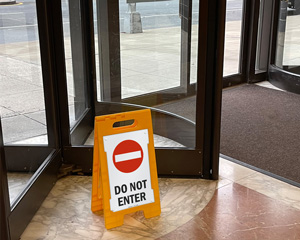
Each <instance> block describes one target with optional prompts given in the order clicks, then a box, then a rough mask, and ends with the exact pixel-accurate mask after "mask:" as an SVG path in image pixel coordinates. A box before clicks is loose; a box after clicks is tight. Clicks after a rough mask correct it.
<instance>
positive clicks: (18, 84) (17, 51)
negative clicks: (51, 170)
mask: <svg viewBox="0 0 300 240" xmlns="http://www.w3.org/2000/svg"><path fill="white" fill-rule="evenodd" d="M39 49H40V46H39V36H38V30H37V17H36V6H35V3H20V4H18V5H13V6H3V5H1V6H0V61H1V64H0V91H1V96H0V112H1V117H2V126H3V138H4V139H3V140H4V143H5V144H47V143H48V140H47V125H46V116H45V101H44V95H43V82H42V69H41V59H40V51H39Z"/></svg>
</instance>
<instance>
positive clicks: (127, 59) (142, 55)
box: [0, 21, 241, 144]
mask: <svg viewBox="0 0 300 240" xmlns="http://www.w3.org/2000/svg"><path fill="white" fill-rule="evenodd" d="M24 28H25V26H24ZM240 29H241V21H230V22H227V24H226V42H225V61H224V75H228V74H233V73H236V72H238V62H239V43H240ZM12 31H13V29H9V28H8V29H7V31H5V32H4V36H3V37H4V39H5V37H6V36H8V35H9V34H12ZM180 34H181V30H180V27H170V28H157V29H149V30H144V31H143V33H138V34H126V33H121V76H122V97H123V98H126V97H130V96H135V95H139V94H145V93H147V92H152V91H158V90H162V89H167V88H171V87H175V86H179V83H180V45H181V42H180ZM95 39H96V41H97V36H95ZM96 51H97V52H96V54H98V50H97V49H96ZM65 52H66V67H67V79H68V95H69V109H70V121H71V125H72V123H73V122H74V118H75V117H74V89H73V73H72V72H73V70H72V58H71V49H70V39H69V38H68V37H66V38H65ZM200 54H201V50H200ZM196 55H197V25H194V26H193V33H192V59H191V82H195V81H196V61H197V59H196ZM96 60H97V63H98V55H97V56H96ZM0 62H1V64H0V86H1V88H0V90H1V96H0V112H1V118H2V127H3V136H4V143H5V144H47V136H46V134H47V130H46V118H45V104H44V97H43V91H44V90H43V83H42V70H41V61H40V54H39V42H38V41H27V42H18V43H6V44H2V45H1V47H0ZM97 78H98V83H99V70H98V72H97ZM99 96H100V95H99Z"/></svg>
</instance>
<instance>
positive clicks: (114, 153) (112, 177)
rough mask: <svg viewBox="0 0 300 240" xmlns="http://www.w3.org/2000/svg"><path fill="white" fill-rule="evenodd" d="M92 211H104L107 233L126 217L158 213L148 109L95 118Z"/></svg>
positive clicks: (152, 142) (151, 129) (150, 122)
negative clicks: (134, 213)
mask: <svg viewBox="0 0 300 240" xmlns="http://www.w3.org/2000/svg"><path fill="white" fill-rule="evenodd" d="M132 120H133V121H132ZM128 122H130V124H129V125H127V123H128ZM115 123H120V124H115ZM121 123H122V124H121ZM123 123H124V124H123ZM91 208H92V211H93V212H96V211H99V210H101V209H103V213H104V218H105V227H106V228H107V229H110V228H113V227H117V226H121V225H122V224H123V221H124V215H125V214H128V213H133V212H136V211H143V212H144V216H145V218H150V217H155V216H158V215H159V214H160V213H161V208H160V200H159V189H158V179H157V169H156V160H155V151H154V141H153V128H152V120H151V111H150V109H144V110H138V111H132V112H125V113H116V114H111V115H103V116H98V117H96V118H95V136H94V160H93V185H92V206H91Z"/></svg>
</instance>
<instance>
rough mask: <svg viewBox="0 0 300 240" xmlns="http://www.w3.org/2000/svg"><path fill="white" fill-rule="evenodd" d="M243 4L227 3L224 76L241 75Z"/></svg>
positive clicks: (229, 0) (232, 1)
mask: <svg viewBox="0 0 300 240" xmlns="http://www.w3.org/2000/svg"><path fill="white" fill-rule="evenodd" d="M243 2H244V0H228V1H227V6H226V27H225V52H224V70H223V76H228V75H232V74H237V73H240V50H241V36H242V22H243V21H242V19H243Z"/></svg>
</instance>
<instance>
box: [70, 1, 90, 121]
mask: <svg viewBox="0 0 300 240" xmlns="http://www.w3.org/2000/svg"><path fill="white" fill-rule="evenodd" d="M82 10H83V9H82V6H81V0H75V1H74V0H69V16H70V18H69V19H70V38H71V49H72V50H71V53H72V65H73V80H74V82H73V83H74V95H75V96H74V105H75V120H77V119H79V118H80V117H81V115H82V113H83V112H84V111H85V109H86V104H85V103H86V99H85V96H86V92H87V88H86V84H85V83H86V74H85V62H86V59H85V52H84V46H85V42H84V33H83V20H84V19H83V18H82V17H83V16H82V15H83V13H82Z"/></svg>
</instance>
